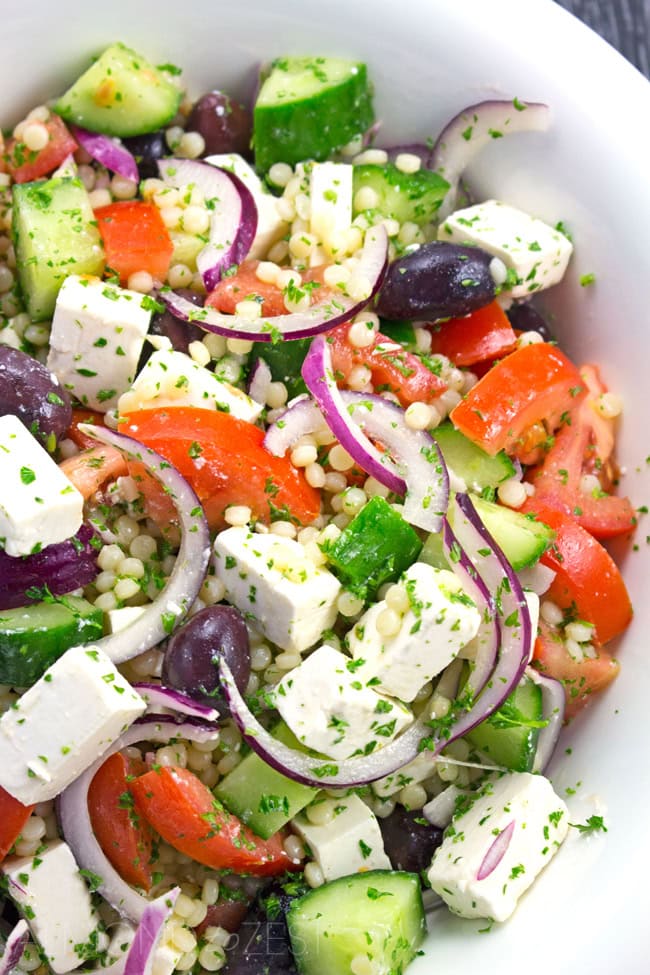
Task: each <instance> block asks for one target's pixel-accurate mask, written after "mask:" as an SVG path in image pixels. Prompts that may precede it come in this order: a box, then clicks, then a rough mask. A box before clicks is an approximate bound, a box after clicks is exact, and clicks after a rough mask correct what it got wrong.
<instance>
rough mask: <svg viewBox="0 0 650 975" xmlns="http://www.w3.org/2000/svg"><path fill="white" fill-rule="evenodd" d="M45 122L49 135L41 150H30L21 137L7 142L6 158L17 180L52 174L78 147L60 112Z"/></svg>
mask: <svg viewBox="0 0 650 975" xmlns="http://www.w3.org/2000/svg"><path fill="white" fill-rule="evenodd" d="M42 124H43V125H44V126H45V128H46V129H47V135H48V141H47V143H46V144H45V146H44V147H43V148H42V149H39V150H38V151H34V150H32V149H28V148H27V146H26V145H25V143H24V142H22V141H21V140H20V139H10V140H9V142H8V143H7V152H6V156H5V161H6V163H7V169H8V170H9V172H10V173H11V175H12V176H13V178H14V181H15V182H16V183H29V182H31V180H33V179H41V177H42V176H49V174H50V173H52V172H53V171H54V170H55V169H56V168H57V166H60V165H61V163H62V162H63V160H64V159H65V158H66V156H69V155H70V153H71V152H74V151H75V149H76V148H77V143H76V142H75V140H74V139H73V138H72V136H71V134H70V132H69V131H68V129H67V128H66V126H65V124H64V122H63V120H62V119H60V118H59V116H58V115H50V117H49V119H48V121H47V122H43V123H42Z"/></svg>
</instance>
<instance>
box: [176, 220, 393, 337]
mask: <svg viewBox="0 0 650 975" xmlns="http://www.w3.org/2000/svg"><path fill="white" fill-rule="evenodd" d="M387 266H388V237H387V234H386V229H385V228H384V227H383V226H381V225H378V226H376V227H371V228H370V229H369V230H367V231H366V239H365V242H364V245H363V249H362V251H361V255H360V261H359V268H358V273H359V274H360V275H362V276H363V277H364V278H367V280H368V281H369V283H370V287H371V290H370V294H369V295H368V297H367V298H365V299H364V300H363V301H357V300H355V299H353V298H349V297H346V296H345V295H343V294H338V295H337V296H336V297H335V298H330V299H329V300H328V301H322V302H320V303H317V304H315V305H312V306H311V308H309V309H308V310H307V311H305V312H292V313H290V314H286V315H276V316H275V317H271V318H244V317H243V316H242V315H222V314H221V313H220V312H218V311H215V309H214V308H206V307H203V308H197V307H196V305H193V304H192V303H191V302H190V301H188V300H187V299H186V298H182V297H181V296H180V295H178V294H176V293H175V292H174V291H161V293H160V297H161V298H162V300H163V301H164V302H165V304H166V305H167V307H168V308H169V310H170V311H171V313H172V315H174V316H175V317H176V318H180V319H181V320H182V321H184V322H194V323H195V324H196V325H199V326H200V327H201V328H203V329H205V331H206V332H215V333H216V334H217V335H225V336H227V337H229V338H239V339H254V340H255V341H257V342H273V341H277V339H278V338H284V339H298V338H306V337H308V336H310V335H317V334H318V333H319V332H324V331H327V330H328V329H331V328H334V326H335V325H339V324H340V323H341V322H346V321H348V320H349V319H350V318H353V317H354V316H355V315H356V314H357V313H358V312H360V311H361V310H362V309H363V308H365V307H366V305H367V304H368V302H369V301H371V300H372V298H373V297H374V296H375V294H376V293H377V292H378V291H379V288H380V287H381V283H382V281H383V279H384V274H385V273H386V268H387Z"/></svg>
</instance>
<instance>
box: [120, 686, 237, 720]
mask: <svg viewBox="0 0 650 975" xmlns="http://www.w3.org/2000/svg"><path fill="white" fill-rule="evenodd" d="M132 686H133V688H134V690H136V691H137V692H138V694H139V695H140V697H142V698H144V700H145V701H146V702H147V704H148V705H149V707H151V708H158V707H160V708H169V710H170V711H176V713H177V714H186V715H188V716H189V717H192V718H200V719H201V720H203V721H216V720H217V718H218V717H219V712H218V711H217V710H216V708H210V707H208V706H207V705H205V704H201V703H200V702H199V701H195V700H194V698H192V697H190V696H189V695H188V694H183V692H182V691H177V690H175V689H174V688H173V687H163V685H162V684H150V683H148V682H145V681H143V682H141V683H138V684H133V685H132Z"/></svg>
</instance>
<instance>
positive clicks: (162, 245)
mask: <svg viewBox="0 0 650 975" xmlns="http://www.w3.org/2000/svg"><path fill="white" fill-rule="evenodd" d="M95 217H96V218H97V224H98V227H99V232H100V234H101V235H102V240H103V241H104V250H105V252H106V263H107V265H108V266H109V267H110V268H111V270H113V271H115V273H116V274H117V275H119V278H120V284H122V285H125V284H126V283H127V282H128V279H129V276H130V275H131V274H134V273H135V272H136V271H148V272H149V274H151V276H152V277H153V278H157V279H158V280H159V281H164V280H165V278H166V277H167V272H168V271H169V265H170V262H171V258H172V254H173V251H174V245H173V243H172V240H171V237H170V236H169V232H168V230H167V227H166V226H165V224H164V223H163V221H162V217H161V216H160V211H159V209H158V207H156V206H154V204H153V203H143V202H142V201H141V200H122V201H120V202H119V203H109V205H108V206H105V207H99V209H97V210H95Z"/></svg>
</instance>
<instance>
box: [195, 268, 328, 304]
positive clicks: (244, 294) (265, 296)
mask: <svg viewBox="0 0 650 975" xmlns="http://www.w3.org/2000/svg"><path fill="white" fill-rule="evenodd" d="M259 263H260V262H259V261H252V260H251V261H243V262H242V263H241V264H240V265H239V267H238V268H237V270H236V271H235V273H234V274H228V275H227V276H226V277H224V278H222V279H221V281H220V282H219V284H218V285H217V286H216V288H214V290H213V291H211V292H210V294H209V295H208V297H207V298H206V299H205V303H206V305H210V306H211V307H212V308H216V309H217V311H220V312H222V313H223V314H224V315H234V314H235V313H236V311H237V304H238V303H239V302H240V301H244V299H245V298H252V299H257V300H260V299H261V302H262V315H263V316H266V317H268V318H273V317H275V316H276V315H286V314H287V308H286V305H285V303H284V292H283V290H282V289H281V288H278V286H277V285H276V284H267V283H266V282H265V281H260V279H259V278H258V276H257V274H256V273H255V272H256V270H257V267H258V265H259ZM326 267H327V265H325V264H319V265H318V266H317V267H312V268H308V270H306V271H301V272H300V277H301V279H302V281H303V283H304V284H316V285H317V287H315V288H314V289H313V291H312V304H320V303H322V302H323V301H325V300H327V299H328V298H329V297H330V296H331V294H332V290H331V288H328V287H327V286H326V285H325V284H324V282H323V271H324V270H325V268H326Z"/></svg>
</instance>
